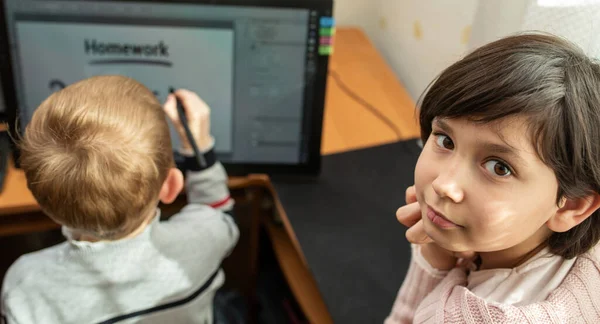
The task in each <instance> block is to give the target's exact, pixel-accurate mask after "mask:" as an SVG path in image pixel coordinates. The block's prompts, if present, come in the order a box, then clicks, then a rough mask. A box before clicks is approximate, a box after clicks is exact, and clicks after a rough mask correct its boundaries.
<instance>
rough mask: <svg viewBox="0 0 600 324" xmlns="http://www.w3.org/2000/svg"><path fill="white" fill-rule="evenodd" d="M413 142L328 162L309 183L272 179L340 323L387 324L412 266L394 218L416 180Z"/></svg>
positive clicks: (325, 160) (416, 149)
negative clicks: (319, 174)
mask: <svg viewBox="0 0 600 324" xmlns="http://www.w3.org/2000/svg"><path fill="white" fill-rule="evenodd" d="M419 153H420V148H419V147H418V146H417V143H416V141H415V140H410V141H405V142H398V143H394V144H389V145H384V146H379V147H374V148H368V149H364V150H358V151H352V152H346V153H341V154H334V155H329V156H324V157H323V166H322V173H321V176H320V177H319V178H318V179H316V180H313V181H311V182H292V181H278V180H276V179H275V180H274V181H273V185H274V186H275V189H276V191H277V194H278V195H279V198H280V200H281V203H282V205H283V208H284V209H285V212H286V214H287V216H288V218H289V221H290V223H291V225H292V227H293V229H294V232H295V233H296V236H297V237H298V241H299V243H300V246H301V248H302V251H303V252H304V255H305V256H306V259H307V262H308V265H309V268H310V270H311V272H312V274H313V275H314V277H315V280H316V281H317V284H318V287H319V290H320V291H321V294H322V295H323V298H324V300H325V304H326V305H327V308H328V309H329V312H330V313H331V316H332V318H333V320H334V322H335V323H344V324H346V323H381V322H382V321H383V319H384V318H385V317H386V316H387V315H388V314H389V312H390V310H391V307H392V304H393V302H394V299H395V297H396V294H397V292H398V289H399V288H400V285H401V284H402V281H403V279H404V276H405V274H406V270H407V269H408V264H409V261H410V245H409V243H408V242H407V241H406V239H405V237H404V232H405V230H406V229H405V228H404V227H403V226H402V225H401V224H400V223H398V221H397V220H396V217H395V212H396V209H398V207H400V206H401V205H403V204H404V191H405V190H406V188H407V187H408V186H409V185H412V184H413V181H414V166H415V163H416V161H417V158H418V156H419Z"/></svg>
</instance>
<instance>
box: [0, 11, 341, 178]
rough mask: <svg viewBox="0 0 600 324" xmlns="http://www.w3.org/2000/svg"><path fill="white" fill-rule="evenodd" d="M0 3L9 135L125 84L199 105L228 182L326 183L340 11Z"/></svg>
mask: <svg viewBox="0 0 600 324" xmlns="http://www.w3.org/2000/svg"><path fill="white" fill-rule="evenodd" d="M0 1H1V3H2V6H1V9H0V10H2V11H1V12H0V22H1V23H0V29H1V30H0V75H1V77H2V79H1V80H2V88H3V90H4V91H3V93H4V97H5V103H6V110H7V113H8V115H9V116H8V119H9V122H11V121H12V122H11V123H12V124H13V125H11V129H17V130H16V131H17V132H24V130H25V127H26V126H27V124H28V122H29V120H30V119H31V116H32V114H33V112H34V111H35V109H36V108H37V107H38V106H39V104H40V103H41V102H42V101H43V100H44V99H45V98H46V97H48V96H49V95H50V94H51V93H53V92H54V91H57V90H60V89H62V88H63V87H65V86H67V85H69V84H72V83H74V82H76V81H78V80H81V79H84V78H87V77H90V76H93V75H103V74H120V75H126V76H129V77H132V78H134V79H136V80H138V81H140V82H141V83H143V84H144V85H146V86H147V87H148V88H149V89H151V90H152V91H154V93H155V94H156V96H157V97H158V98H159V100H161V102H162V101H164V100H165V98H166V96H167V94H168V92H169V89H170V88H187V89H190V90H192V91H195V92H196V93H198V94H199V95H200V96H201V97H202V98H203V99H204V100H205V101H206V102H207V103H208V104H209V106H210V107H211V108H212V114H211V123H212V127H211V129H212V132H213V134H214V136H215V138H216V146H215V152H216V154H217V157H218V158H219V159H220V160H221V161H222V162H223V163H224V164H225V166H226V168H227V169H228V171H229V172H230V173H232V174H245V173H256V172H264V173H272V174H277V173H286V174H287V173H292V174H293V173H302V174H316V173H318V170H319V167H320V143H321V130H322V120H323V106H324V101H325V87H326V79H327V65H328V55H329V54H330V53H331V50H330V49H331V46H330V43H331V38H330V37H329V36H331V34H332V33H333V30H334V29H333V27H332V19H331V18H330V17H331V15H332V5H333V3H332V0H318V1H317V0H314V1H302V0H295V1H283V0H279V1H271V0H261V1H252V0H250V1H249V0H236V1H232V0H224V1H222V0H210V1H209V0H207V1H170V0H159V1H150V0H146V1H144V0H138V1H83V0H70V1H68V0H67V1H65V0H61V1H59V0H0ZM15 124H18V127H17V128H15V127H14V126H15ZM171 131H172V133H171V137H172V139H173V144H174V147H177V146H178V138H177V136H176V133H175V132H174V131H173V128H171ZM15 156H16V157H17V158H18V152H16V154H15Z"/></svg>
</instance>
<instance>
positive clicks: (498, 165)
mask: <svg viewBox="0 0 600 324" xmlns="http://www.w3.org/2000/svg"><path fill="white" fill-rule="evenodd" d="M485 168H486V169H487V170H488V171H489V172H490V173H492V174H494V175H497V176H499V177H507V176H509V175H511V174H512V171H510V168H509V167H508V166H507V165H506V164H504V163H502V162H500V161H498V160H489V161H487V162H485Z"/></svg>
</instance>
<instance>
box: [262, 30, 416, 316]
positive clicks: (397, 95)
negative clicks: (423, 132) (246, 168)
mask: <svg viewBox="0 0 600 324" xmlns="http://www.w3.org/2000/svg"><path fill="white" fill-rule="evenodd" d="M330 71H332V72H335V74H333V75H331V76H330V77H329V79H328V83H327V99H326V105H325V109H326V110H325V117H324V124H323V141H322V153H323V155H327V154H332V153H339V152H344V151H350V150H354V149H359V148H365V147H371V146H376V145H381V144H386V143H391V142H395V141H398V140H405V139H410V138H415V137H418V136H419V135H420V133H419V128H418V125H417V120H416V116H415V105H414V102H413V100H412V99H411V98H410V96H409V95H408V93H407V92H406V89H405V88H404V86H403V85H402V84H401V83H400V82H399V81H398V79H397V78H396V76H395V75H394V73H393V72H392V70H391V69H390V67H389V66H388V65H387V63H386V62H385V61H384V59H383V58H382V57H381V55H380V54H379V53H378V52H377V50H376V49H375V47H374V46H373V44H372V43H371V42H370V41H369V39H368V38H367V37H366V35H365V34H364V33H363V32H362V31H360V30H358V29H353V28H348V29H346V28H340V29H338V32H337V35H336V38H335V52H334V54H333V56H332V57H331V61H330ZM336 75H337V78H336V77H334V76H336ZM339 81H342V82H343V84H341V85H340V83H339ZM345 89H346V90H347V89H350V90H352V91H353V92H354V93H356V94H358V95H359V96H360V97H361V98H362V99H364V100H365V101H366V102H368V103H369V104H370V105H371V106H373V107H374V108H376V109H377V111H378V112H379V113H380V114H382V115H383V116H385V117H386V118H387V119H389V120H390V121H391V122H392V123H393V124H395V125H396V127H397V129H398V130H399V132H400V134H399V135H397V134H396V133H395V132H394V131H393V130H392V129H391V128H390V127H388V126H386V124H385V123H384V122H383V121H382V120H380V119H378V118H377V117H375V115H374V114H373V113H372V112H370V111H369V110H368V109H367V108H366V107H364V106H363V105H362V104H360V103H358V102H357V101H356V100H354V99H353V98H352V97H351V96H350V95H349V94H348V93H347V92H346V90H345ZM272 195H273V196H274V198H275V199H274V201H275V209H276V212H277V214H278V216H279V218H280V219H281V221H282V223H283V225H284V226H283V227H284V229H282V228H281V227H278V226H276V225H274V224H273V223H267V224H265V227H266V229H267V231H268V232H269V234H270V237H271V240H272V241H273V249H274V250H275V253H276V255H277V258H278V260H279V263H280V265H281V268H282V269H283V272H284V274H285V276H286V279H287V281H288V283H289V285H290V288H291V290H292V292H293V293H294V295H295V297H296V299H297V300H298V303H299V304H300V306H301V307H302V309H303V311H304V312H305V314H306V316H307V318H308V320H309V321H310V322H311V323H318V324H321V323H333V320H332V319H331V316H330V315H329V313H328V311H327V308H326V305H325V303H324V302H323V299H322V297H321V295H320V293H319V289H318V287H317V284H316V282H315V280H314V278H313V276H312V274H311V273H310V270H309V266H308V264H307V262H306V258H305V257H304V255H303V254H302V249H301V247H300V244H299V243H298V240H297V238H296V235H295V234H294V230H293V228H292V226H291V225H290V222H289V220H288V218H287V216H286V214H285V206H282V204H281V202H280V201H279V200H278V199H277V192H275V191H274V190H272ZM382 316H385V314H382Z"/></svg>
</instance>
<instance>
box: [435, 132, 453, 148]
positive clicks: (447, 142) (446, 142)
mask: <svg viewBox="0 0 600 324" xmlns="http://www.w3.org/2000/svg"><path fill="white" fill-rule="evenodd" d="M435 142H436V144H437V145H438V146H439V147H441V148H445V149H447V150H453V149H454V142H452V139H451V138H450V137H448V136H446V135H442V134H438V135H435Z"/></svg>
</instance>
